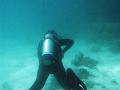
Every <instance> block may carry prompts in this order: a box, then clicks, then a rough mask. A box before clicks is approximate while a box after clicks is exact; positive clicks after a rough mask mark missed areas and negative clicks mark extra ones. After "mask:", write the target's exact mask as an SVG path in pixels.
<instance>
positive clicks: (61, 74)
mask: <svg viewBox="0 0 120 90" xmlns="http://www.w3.org/2000/svg"><path fill="white" fill-rule="evenodd" d="M54 75H55V78H56V79H57V80H58V82H59V83H60V84H61V86H62V87H63V88H64V89H65V90H70V86H69V84H68V82H67V75H66V72H65V68H64V67H63V64H62V63H61V62H60V63H59V64H58V65H56V68H55V71H54Z"/></svg>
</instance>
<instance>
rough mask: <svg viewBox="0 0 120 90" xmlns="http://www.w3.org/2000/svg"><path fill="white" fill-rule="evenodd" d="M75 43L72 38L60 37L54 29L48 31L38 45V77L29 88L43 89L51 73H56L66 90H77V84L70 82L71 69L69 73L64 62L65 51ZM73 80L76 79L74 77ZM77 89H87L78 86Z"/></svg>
mask: <svg viewBox="0 0 120 90" xmlns="http://www.w3.org/2000/svg"><path fill="white" fill-rule="evenodd" d="M73 43H74V41H73V40H71V39H58V35H57V33H56V32H55V31H53V30H50V31H48V32H47V33H46V34H45V37H44V40H43V41H42V42H41V43H40V44H39V46H38V58H39V70H38V73H37V78H36V81H35V82H34V84H33V85H32V87H31V88H30V89H29V90H41V89H42V88H43V86H44V84H45V82H46V80H47V78H48V76H49V74H54V76H55V78H56V79H57V80H58V82H59V83H60V84H61V86H62V87H63V88H64V89H65V90H76V89H74V88H75V87H76V84H73V83H69V82H70V80H71V77H72V78H73V73H72V74H71V69H68V70H67V73H68V74H71V75H68V74H67V73H66V71H65V68H64V67H63V64H62V58H63V56H64V53H65V52H66V51H67V50H68V49H69V48H70V47H71V46H72V45H73ZM62 46H64V47H62ZM41 50H42V51H41ZM73 81H75V80H74V79H73ZM75 82H76V81H75ZM71 86H73V87H71ZM77 87H78V86H77ZM72 88H73V89H72ZM80 88H81V87H80ZM77 90H86V89H78V88H77Z"/></svg>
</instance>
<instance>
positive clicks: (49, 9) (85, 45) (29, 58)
mask: <svg viewBox="0 0 120 90" xmlns="http://www.w3.org/2000/svg"><path fill="white" fill-rule="evenodd" d="M119 2H120V1H119V0H0V90H28V88H29V87H30V86H31V85H32V84H33V82H34V80H35V78H36V73H37V69H38V58H37V54H36V52H37V46H38V43H39V41H40V40H41V38H42V36H43V35H44V33H45V32H46V31H47V30H48V29H54V30H56V31H57V32H58V33H59V34H60V35H61V37H63V38H71V39H73V40H74V41H75V44H74V45H73V47H72V48H71V49H70V50H69V51H68V52H67V53H66V54H65V56H64V59H63V63H64V65H65V68H68V67H70V68H72V69H73V70H74V72H75V73H76V74H77V75H78V76H79V77H80V78H81V79H82V80H83V81H84V82H85V83H86V85H87V87H88V90H119V89H120V87H119V86H120V81H119V80H120V47H119V46H120V35H119V34H120V6H119ZM52 85H54V86H55V87H53V86H52ZM60 89H62V88H61V86H60V85H59V83H58V82H57V81H56V80H55V78H54V77H53V76H52V75H50V77H49V78H48V80H47V82H46V84H45V86H44V88H43V90H60Z"/></svg>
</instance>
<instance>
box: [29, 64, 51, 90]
mask: <svg viewBox="0 0 120 90" xmlns="http://www.w3.org/2000/svg"><path fill="white" fill-rule="evenodd" d="M48 75H49V72H47V71H45V67H40V66H39V70H38V73H37V78H36V81H35V82H34V84H33V85H32V87H31V88H30V89H29V90H41V89H42V88H43V86H44V84H45V81H46V79H47V77H48Z"/></svg>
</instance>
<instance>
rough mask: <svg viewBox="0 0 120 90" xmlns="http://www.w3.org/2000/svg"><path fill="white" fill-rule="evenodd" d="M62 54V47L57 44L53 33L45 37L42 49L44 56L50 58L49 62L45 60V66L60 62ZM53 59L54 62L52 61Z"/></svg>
mask: <svg viewBox="0 0 120 90" xmlns="http://www.w3.org/2000/svg"><path fill="white" fill-rule="evenodd" d="M60 53H61V47H60V45H59V43H58V42H57V39H56V38H55V36H54V35H53V34H51V33H48V34H46V35H45V39H44V41H43V48H42V56H43V57H45V59H46V57H48V58H47V60H43V62H45V63H44V64H46V65H49V64H51V63H52V62H54V61H53V60H59V59H60V55H61V54H60ZM51 59H52V60H51Z"/></svg>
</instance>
